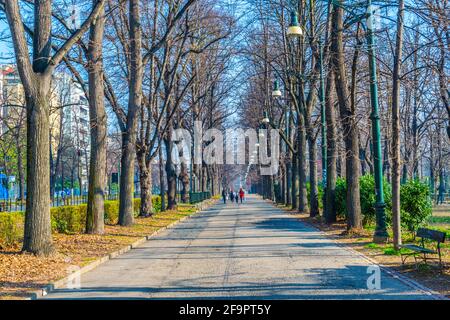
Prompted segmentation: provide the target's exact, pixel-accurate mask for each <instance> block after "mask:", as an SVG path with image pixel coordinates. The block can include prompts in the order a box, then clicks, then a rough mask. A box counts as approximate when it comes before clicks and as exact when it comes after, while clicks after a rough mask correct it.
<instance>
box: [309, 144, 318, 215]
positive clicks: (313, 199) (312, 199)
mask: <svg viewBox="0 0 450 320" xmlns="http://www.w3.org/2000/svg"><path fill="white" fill-rule="evenodd" d="M308 144H309V203H310V205H311V209H310V212H309V214H310V216H311V217H315V216H318V215H319V194H318V189H317V188H318V185H317V147H316V141H314V139H313V137H312V136H310V138H309V139H308Z"/></svg>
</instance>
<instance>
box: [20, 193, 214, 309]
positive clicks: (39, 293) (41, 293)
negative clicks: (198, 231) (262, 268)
mask: <svg viewBox="0 0 450 320" xmlns="http://www.w3.org/2000/svg"><path fill="white" fill-rule="evenodd" d="M216 203H217V200H214V199H210V200H206V201H204V202H201V203H198V204H196V205H195V208H196V209H197V210H198V211H197V212H195V213H193V214H191V215H189V216H186V217H183V218H181V219H180V220H177V221H174V222H172V223H171V224H169V225H167V226H165V227H162V228H160V229H158V230H155V231H154V232H152V233H151V234H150V235H148V236H145V237H142V238H140V239H139V240H136V241H135V242H133V243H132V244H129V245H127V246H125V247H123V248H121V249H119V250H116V251H114V252H111V253H109V254H107V255H105V256H103V257H101V258H99V259H97V260H95V261H93V262H91V263H89V264H87V265H86V266H84V267H82V268H80V269H79V270H77V271H76V272H73V273H71V274H70V275H68V276H66V277H64V278H62V279H60V280H57V281H54V282H51V283H49V284H47V285H46V286H44V287H42V288H40V289H38V290H34V291H31V292H30V296H31V297H30V298H28V299H27V300H37V299H39V298H42V297H45V296H46V295H48V294H49V293H51V292H52V291H54V290H55V289H58V288H62V287H64V286H67V285H68V284H69V283H70V282H71V281H72V279H73V278H74V277H80V276H81V275H83V274H85V273H86V272H89V271H91V270H93V269H95V268H97V267H98V266H100V265H102V264H104V263H105V262H107V261H109V260H111V259H114V258H116V257H118V256H120V255H122V254H124V253H126V252H128V251H130V250H131V249H135V248H137V247H139V246H140V245H142V244H143V243H145V242H147V241H148V240H151V239H152V238H154V237H155V236H157V235H159V234H160V233H161V232H163V231H165V230H168V229H172V228H173V227H174V226H176V225H177V224H179V223H181V222H183V221H186V220H188V219H190V218H192V217H194V216H197V215H199V214H201V213H202V212H203V211H204V210H205V209H207V208H209V207H211V206H213V205H214V204H216Z"/></svg>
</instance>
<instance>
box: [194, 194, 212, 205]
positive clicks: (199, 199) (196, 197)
mask: <svg viewBox="0 0 450 320" xmlns="http://www.w3.org/2000/svg"><path fill="white" fill-rule="evenodd" d="M207 199H211V192H190V193H189V202H190V203H191V204H194V203H199V202H202V201H204V200H207Z"/></svg>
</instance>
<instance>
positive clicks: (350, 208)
mask: <svg viewBox="0 0 450 320" xmlns="http://www.w3.org/2000/svg"><path fill="white" fill-rule="evenodd" d="M338 2H339V4H334V5H333V23H332V25H333V28H332V47H331V51H332V55H331V57H332V63H333V68H334V72H335V86H336V93H337V96H338V102H339V110H340V116H341V122H342V127H343V137H344V142H345V151H346V156H345V159H346V164H345V167H346V168H345V171H346V179H347V201H346V204H347V216H348V218H347V228H348V229H349V230H350V229H356V230H359V229H362V219H361V204H360V189H359V176H360V168H359V138H358V128H357V123H356V118H355V112H354V111H355V110H352V109H351V106H350V104H349V101H348V97H349V92H348V88H347V83H348V82H347V75H346V71H345V55H344V44H343V29H344V25H343V8H342V7H341V4H342V3H341V2H342V0H340V1H338Z"/></svg>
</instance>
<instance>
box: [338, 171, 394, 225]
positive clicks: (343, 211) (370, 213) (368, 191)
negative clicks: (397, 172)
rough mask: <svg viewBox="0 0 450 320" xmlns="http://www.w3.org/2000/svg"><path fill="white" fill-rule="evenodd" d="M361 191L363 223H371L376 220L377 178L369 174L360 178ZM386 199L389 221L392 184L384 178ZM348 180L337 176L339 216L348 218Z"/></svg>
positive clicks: (389, 218)
mask: <svg viewBox="0 0 450 320" xmlns="http://www.w3.org/2000/svg"><path fill="white" fill-rule="evenodd" d="M359 185H360V186H359V192H360V202H361V214H362V215H363V224H364V225H369V224H371V223H373V222H374V221H375V203H376V195H375V179H374V177H373V176H372V175H370V174H367V175H364V176H361V177H360V179H359ZM383 191H384V201H385V203H386V211H387V213H386V216H387V218H388V221H387V222H388V223H389V222H390V220H391V214H390V212H391V207H392V201H391V199H392V191H391V186H390V185H389V183H388V182H387V180H386V179H384V178H383ZM346 200H347V182H346V181H345V179H344V178H337V181H336V212H337V215H338V217H341V218H347V202H346Z"/></svg>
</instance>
